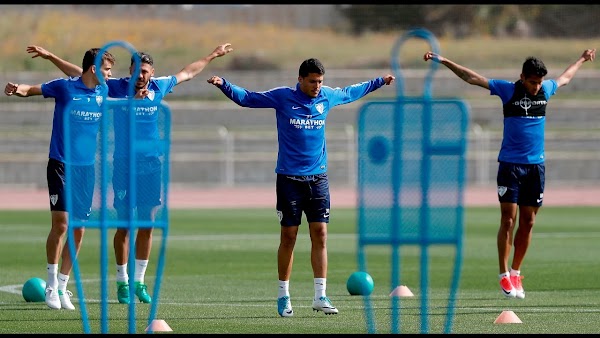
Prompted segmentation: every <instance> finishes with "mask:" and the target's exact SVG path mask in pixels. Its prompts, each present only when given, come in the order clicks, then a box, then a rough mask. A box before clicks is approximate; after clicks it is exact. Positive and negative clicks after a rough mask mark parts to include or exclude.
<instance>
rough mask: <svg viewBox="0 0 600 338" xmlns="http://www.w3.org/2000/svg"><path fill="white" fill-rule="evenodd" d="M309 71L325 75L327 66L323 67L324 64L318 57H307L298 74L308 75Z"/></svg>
mask: <svg viewBox="0 0 600 338" xmlns="http://www.w3.org/2000/svg"><path fill="white" fill-rule="evenodd" d="M309 73H316V74H319V75H325V67H323V64H322V63H321V61H319V60H318V59H314V58H311V59H306V60H304V61H303V62H302V64H301V65H300V69H299V70H298V75H300V76H301V77H307V76H308V74H309Z"/></svg>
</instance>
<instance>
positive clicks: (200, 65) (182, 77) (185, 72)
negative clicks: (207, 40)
mask: <svg viewBox="0 0 600 338" xmlns="http://www.w3.org/2000/svg"><path fill="white" fill-rule="evenodd" d="M231 51H233V48H231V44H230V43H225V44H222V45H220V46H217V48H215V50H213V51H212V53H210V54H208V55H207V56H205V57H204V58H202V59H200V60H198V61H196V62H194V63H190V64H189V65H187V66H185V67H183V69H182V70H180V71H179V73H177V74H175V78H177V84H180V83H182V82H185V81H189V80H191V79H193V78H194V77H195V76H196V75H198V74H199V73H200V72H201V71H202V70H203V69H204V67H206V65H208V64H209V63H210V62H211V61H212V60H213V59H215V58H218V57H221V56H223V55H225V54H227V53H229V52H231Z"/></svg>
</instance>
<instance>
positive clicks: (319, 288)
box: [315, 278, 327, 299]
mask: <svg viewBox="0 0 600 338" xmlns="http://www.w3.org/2000/svg"><path fill="white" fill-rule="evenodd" d="M326 288H327V278H315V299H319V298H321V297H325V289H326Z"/></svg>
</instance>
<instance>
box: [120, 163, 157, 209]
mask: <svg viewBox="0 0 600 338" xmlns="http://www.w3.org/2000/svg"><path fill="white" fill-rule="evenodd" d="M135 165H136V174H134V176H133V177H134V178H135V179H136V181H135V185H136V190H137V191H136V193H135V196H134V197H135V198H134V203H133V204H131V205H130V198H131V197H132V196H129V193H130V192H129V184H130V183H129V182H130V181H129V179H130V178H129V159H127V158H115V159H114V161H113V177H112V184H113V191H114V195H115V196H114V201H113V207H114V208H115V209H116V210H117V211H119V212H126V211H127V210H128V207H130V208H133V209H135V208H136V207H138V206H139V207H149V208H152V207H155V206H157V205H161V181H162V177H161V170H162V163H161V162H160V159H159V158H158V157H147V158H143V159H138V160H137V161H136V164H135Z"/></svg>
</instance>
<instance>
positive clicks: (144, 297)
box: [135, 282, 152, 303]
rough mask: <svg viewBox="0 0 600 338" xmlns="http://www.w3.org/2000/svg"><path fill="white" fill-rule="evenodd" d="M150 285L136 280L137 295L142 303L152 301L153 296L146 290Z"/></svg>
mask: <svg viewBox="0 0 600 338" xmlns="http://www.w3.org/2000/svg"><path fill="white" fill-rule="evenodd" d="M147 288H148V287H147V286H146V284H144V283H141V282H135V295H136V296H137V297H138V298H139V300H140V302H142V303H152V297H150V295H149V294H148V292H147V291H146V289H147Z"/></svg>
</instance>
